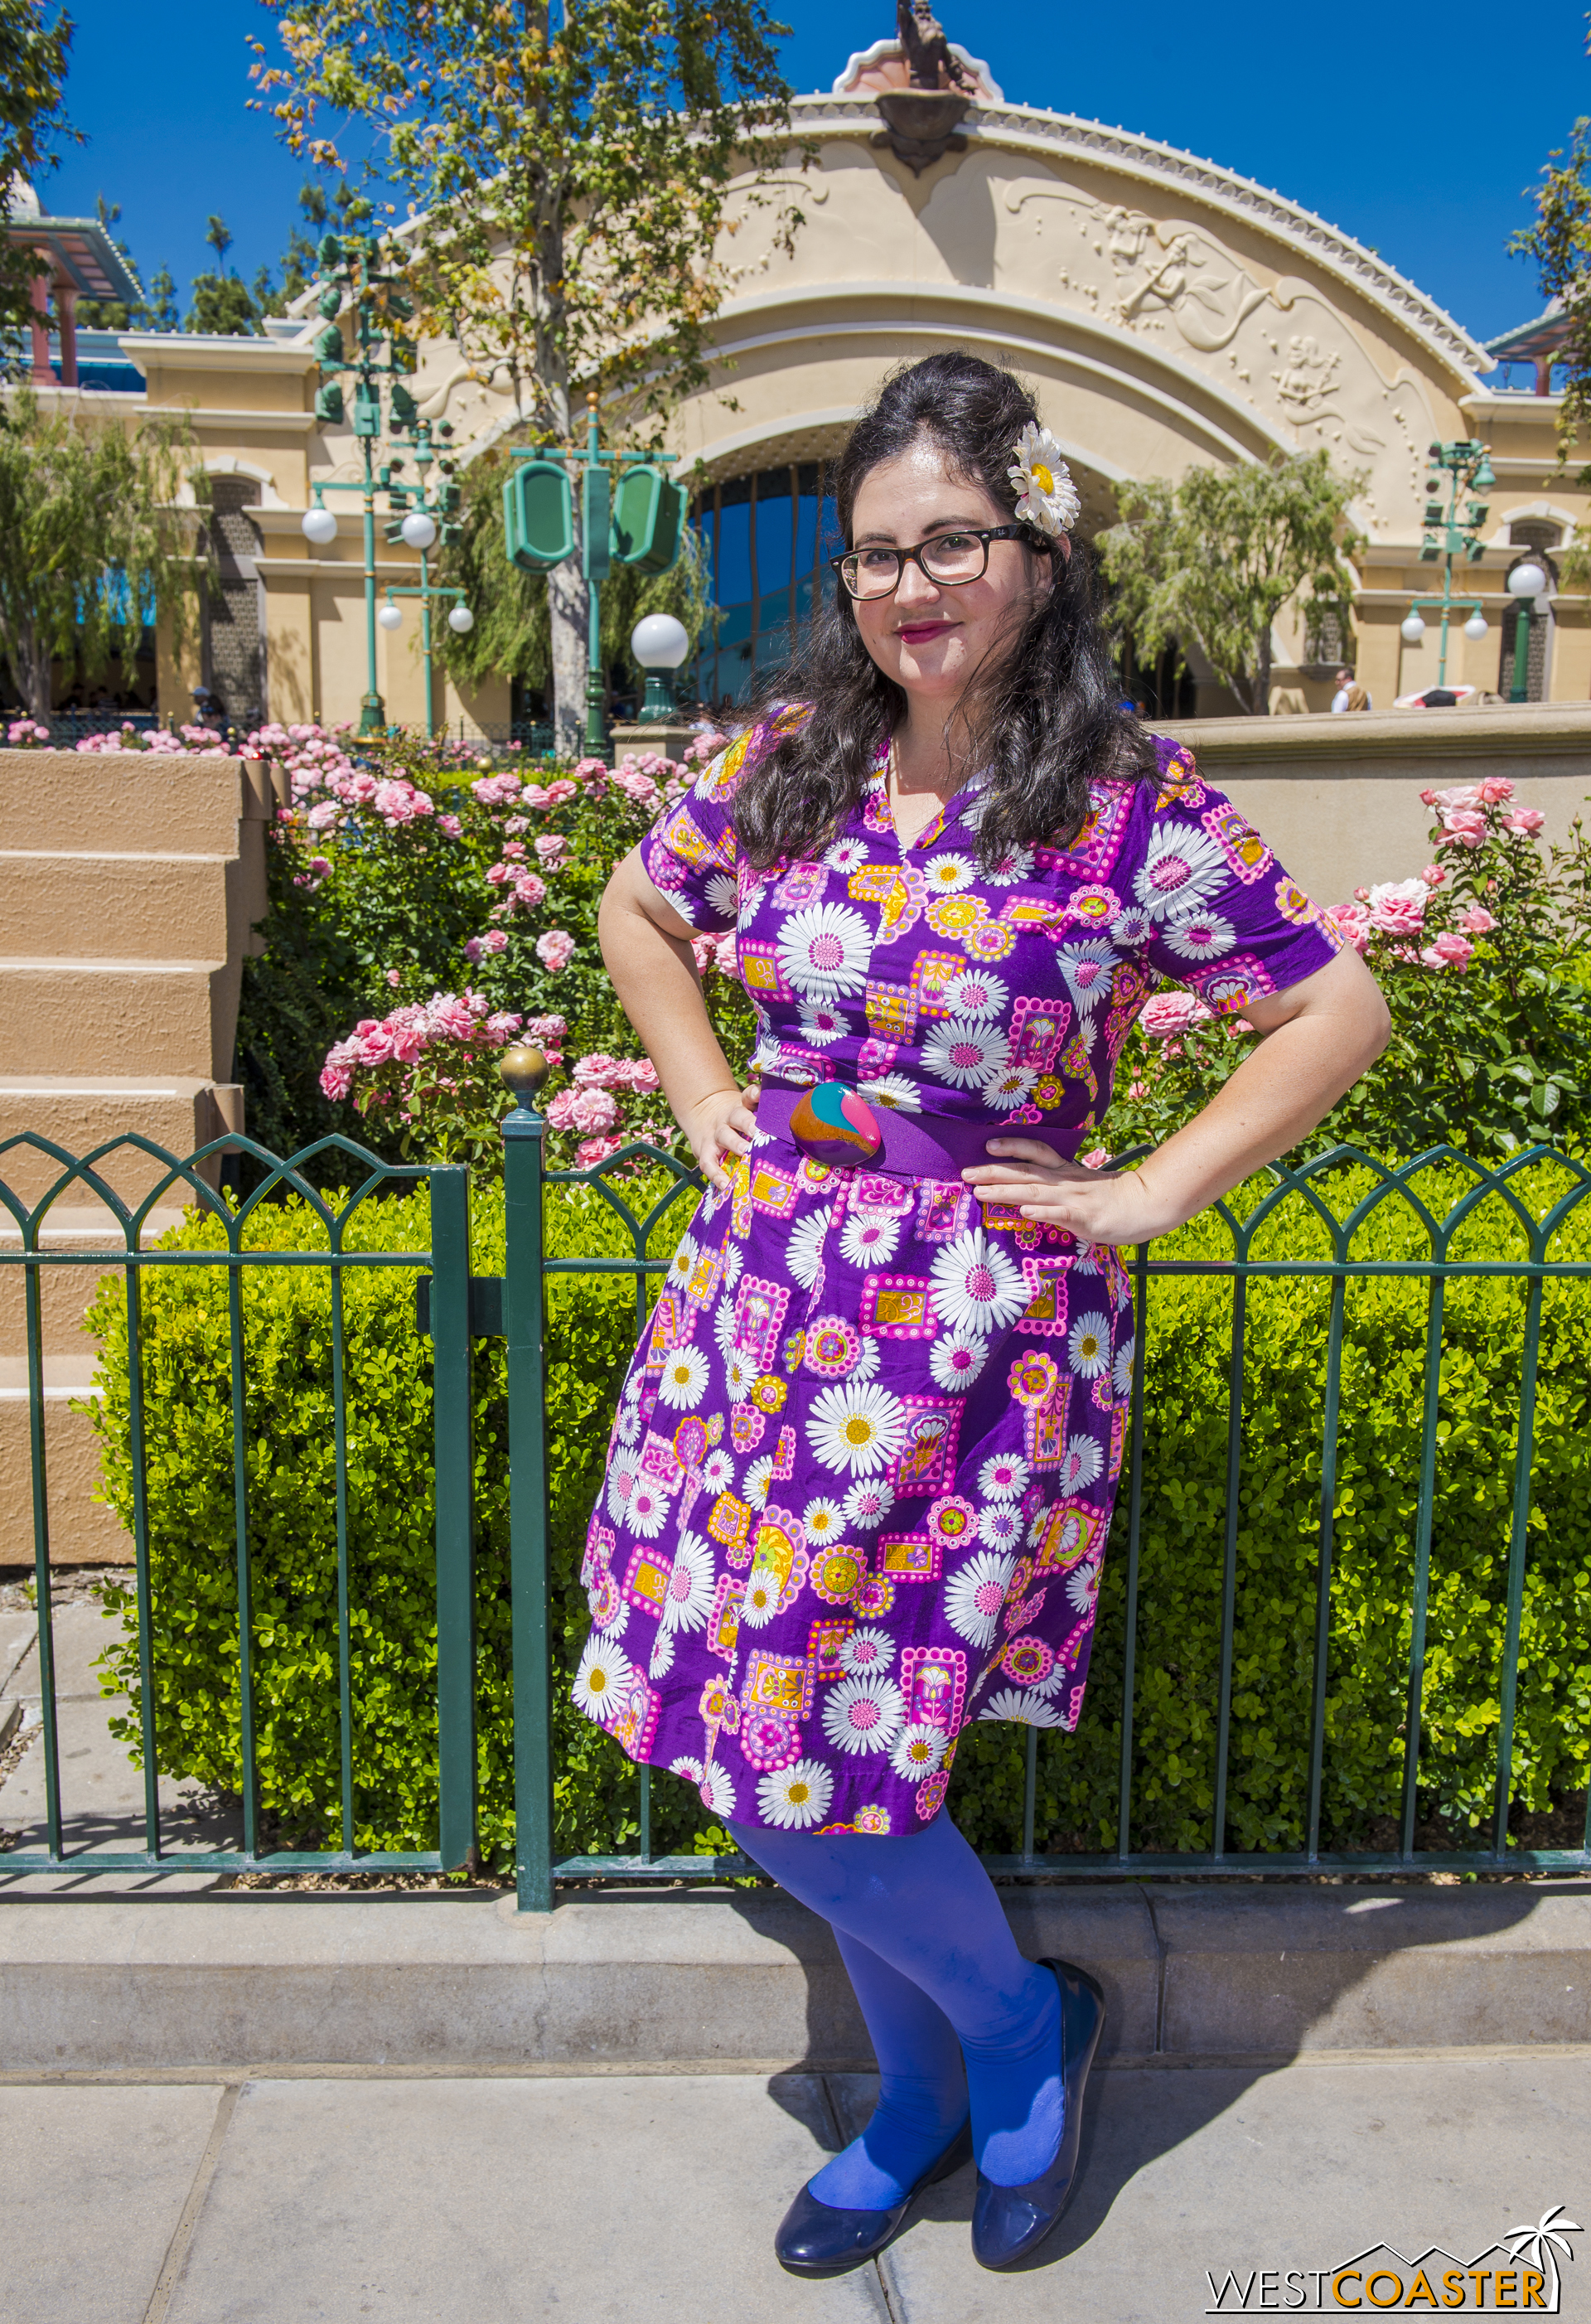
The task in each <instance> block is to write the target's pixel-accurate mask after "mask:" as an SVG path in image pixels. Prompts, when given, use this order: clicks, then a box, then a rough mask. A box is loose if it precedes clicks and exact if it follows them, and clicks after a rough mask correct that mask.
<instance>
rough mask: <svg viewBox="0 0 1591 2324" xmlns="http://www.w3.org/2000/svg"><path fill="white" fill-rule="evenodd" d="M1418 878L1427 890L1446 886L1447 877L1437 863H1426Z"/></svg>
mask: <svg viewBox="0 0 1591 2324" xmlns="http://www.w3.org/2000/svg"><path fill="white" fill-rule="evenodd" d="M1420 876H1421V879H1422V880H1423V881H1424V882H1425V884H1426V886H1427V887H1428V888H1440V887H1444V886H1445V885H1446V884H1447V878H1448V875H1447V873H1446V872H1445V871H1443V870H1442V867H1441V865H1440V864H1439V863H1428V864H1427V865H1426V867H1425V869H1424V871H1422V872H1421V874H1420Z"/></svg>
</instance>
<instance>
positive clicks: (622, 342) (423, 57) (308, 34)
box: [254, 0, 801, 748]
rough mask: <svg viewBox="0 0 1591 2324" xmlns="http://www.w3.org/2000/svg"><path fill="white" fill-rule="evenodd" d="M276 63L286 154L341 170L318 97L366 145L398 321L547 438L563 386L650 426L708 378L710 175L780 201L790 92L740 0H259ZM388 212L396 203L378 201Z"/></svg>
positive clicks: (565, 682) (568, 568)
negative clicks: (275, 39)
mask: <svg viewBox="0 0 1591 2324" xmlns="http://www.w3.org/2000/svg"><path fill="white" fill-rule="evenodd" d="M269 5H271V6H272V7H274V8H275V10H276V11H277V14H278V15H279V18H280V35H281V41H282V45H283V49H284V50H285V52H286V61H285V62H284V63H281V64H268V63H267V62H266V61H265V58H264V51H263V49H262V48H260V47H259V46H258V44H256V48H257V53H258V57H259V61H258V62H257V63H256V65H255V67H254V77H255V80H256V84H257V86H258V87H259V88H260V90H261V92H262V101H268V102H269V104H270V108H271V112H272V114H273V115H274V117H275V120H276V122H277V124H278V126H279V128H280V133H281V134H282V136H283V137H284V138H285V139H286V141H287V143H288V144H289V145H290V148H291V150H292V151H293V152H295V153H300V154H303V155H305V156H307V157H308V159H309V160H311V161H313V162H314V163H315V164H316V165H317V167H319V168H321V169H329V170H339V171H340V170H345V167H346V164H345V160H344V156H343V153H342V152H341V151H340V150H339V147H338V144H337V142H336V135H335V134H331V132H330V129H329V127H323V126H322V124H321V117H320V116H321V115H322V113H323V112H325V113H327V114H330V115H335V116H336V120H337V121H338V122H341V123H345V124H348V126H349V128H350V130H351V131H353V132H355V133H357V134H360V135H361V136H362V137H363V138H364V139H365V140H366V141H367V142H368V143H369V144H370V146H371V148H372V161H371V163H370V169H371V171H372V175H373V176H374V177H375V178H376V179H378V180H384V182H385V184H386V186H387V187H388V188H389V189H391V191H393V192H394V193H395V194H397V195H398V196H399V197H400V198H403V199H404V200H405V201H406V203H407V207H408V209H409V215H410V219H411V223H410V224H409V225H407V226H405V227H404V228H403V229H402V242H401V244H400V247H401V249H402V251H403V253H404V255H405V257H406V259H407V260H408V262H409V267H410V272H411V279H412V283H413V287H414V290H415V292H416V295H417V300H418V318H417V321H418V328H419V329H421V330H422V331H424V332H427V333H428V334H431V335H433V336H437V337H443V338H448V339H451V340H452V341H453V342H454V343H455V346H457V348H458V350H459V353H460V355H461V356H462V357H463V358H464V361H465V362H466V363H467V364H469V365H470V366H471V368H472V369H473V370H474V371H475V372H476V373H477V374H479V375H481V376H483V377H486V376H492V377H495V378H497V379H499V380H501V381H502V382H503V383H506V384H507V386H508V387H509V389H510V392H511V394H512V397H513V401H514V407H515V411H516V414H517V416H518V419H519V420H520V424H521V426H523V427H524V428H526V429H529V431H530V432H531V433H532V434H533V435H534V436H536V437H538V438H540V439H541V440H543V441H545V442H547V443H567V442H569V441H570V440H571V438H572V435H573V434H574V433H575V430H576V422H575V414H574V409H573V401H574V397H573V391H574V388H575V383H577V382H581V381H586V382H591V381H600V383H601V384H602V389H603V392H604V401H605V406H606V410H607V413H608V418H609V424H610V426H611V427H612V426H613V425H614V424H618V425H619V426H621V427H630V428H638V429H646V428H648V426H650V427H656V426H658V425H660V424H661V420H662V417H663V415H664V414H665V413H666V412H667V410H668V409H669V408H670V406H671V405H672V403H673V402H674V401H676V400H677V398H678V396H679V395H680V394H681V393H682V392H685V391H687V390H689V389H691V388H694V387H697V386H699V385H701V384H702V383H704V380H705V379H706V376H707V365H706V353H707V343H708V333H709V331H710V329H711V327H712V323H713V317H714V315H715V314H716V312H717V310H718V307H719V304H720V302H721V300H722V296H723V291H724V288H725V284H726V281H727V270H726V269H725V268H724V266H723V265H722V262H721V260H720V258H719V255H718V250H719V243H720V237H721V235H722V233H723V232H724V231H725V227H726V219H725V215H724V212H725V204H726V201H727V199H728V195H729V189H730V183H731V179H733V178H735V177H736V176H737V175H738V174H739V173H740V172H742V171H747V170H748V169H750V171H752V172H753V177H754V183H753V195H754V198H758V199H761V200H765V201H768V202H769V203H774V202H778V203H780V204H781V205H782V207H781V208H780V210H779V226H780V231H781V233H782V235H783V237H784V240H785V242H786V244H787V243H788V241H789V239H790V237H791V235H793V234H794V232H795V230H796V227H797V226H799V224H800V223H801V214H800V212H799V210H798V209H796V208H795V207H794V205H793V204H792V203H791V202H790V200H789V198H788V195H787V191H786V190H784V189H778V188H777V186H776V184H775V182H774V174H773V173H774V171H776V169H777V166H778V165H779V164H780V163H781V162H783V161H784V160H785V158H786V152H787V150H788V145H789V94H790V92H789V89H788V88H787V86H786V82H785V81H784V79H783V78H782V77H781V75H780V73H779V69H778V60H777V53H776V50H775V46H774V41H775V38H776V36H777V34H778V33H779V32H782V31H783V30H784V29H785V28H784V27H783V26H781V25H778V24H776V23H773V22H772V20H771V19H770V18H769V16H768V12H767V10H766V8H765V7H764V6H763V5H761V0H566V5H565V7H564V10H563V12H562V14H561V18H560V19H558V20H556V22H555V19H554V17H553V14H552V12H551V10H550V7H549V5H548V0H448V5H446V6H445V7H444V6H440V5H437V0H269ZM383 207H384V209H385V214H386V215H387V216H388V217H392V218H395V217H396V216H397V204H396V202H388V203H386V204H384V206H383ZM547 600H548V607H549V622H550V632H549V634H550V641H551V647H550V651H551V661H552V667H553V673H554V681H555V690H556V703H557V719H558V727H559V733H560V736H561V738H562V740H563V742H565V744H566V746H567V747H571V748H573V747H575V745H576V744H577V742H578V738H579V730H580V724H581V719H582V714H583V705H584V687H585V659H586V623H587V600H586V589H585V584H584V582H583V581H582V580H581V578H580V575H579V570H578V567H577V565H575V564H574V563H566V564H564V565H562V566H559V567H556V568H555V569H554V572H553V574H552V575H551V576H549V580H548V583H547Z"/></svg>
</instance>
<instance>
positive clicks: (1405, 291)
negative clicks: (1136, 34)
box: [790, 95, 1493, 387]
mask: <svg viewBox="0 0 1591 2324" xmlns="http://www.w3.org/2000/svg"><path fill="white" fill-rule="evenodd" d="M790 115H791V125H792V127H793V128H794V129H796V130H797V131H798V132H800V133H802V134H805V135H808V136H811V135H815V134H822V133H823V131H824V130H827V131H828V132H829V133H830V134H832V135H836V136H841V137H855V136H858V135H860V134H864V131H863V124H864V123H866V124H868V125H869V133H870V128H871V125H872V124H873V123H875V122H876V120H877V118H878V115H877V111H876V108H875V106H874V104H873V101H872V99H871V97H865V96H857V97H835V96H832V95H822V96H814V97H796V99H795V100H794V102H793V103H792V105H791V107H790ZM960 126H961V129H962V130H963V131H964V132H965V133H966V134H967V135H968V137H969V139H970V141H971V142H972V143H980V144H986V145H994V146H1016V147H1023V146H1025V147H1027V148H1029V149H1030V150H1031V151H1033V152H1038V153H1042V154H1044V156H1045V157H1046V158H1047V159H1052V160H1055V159H1062V158H1063V159H1065V160H1068V161H1082V162H1092V163H1094V164H1096V165H1097V164H1099V163H1100V162H1105V163H1108V164H1109V165H1110V166H1111V167H1113V168H1115V169H1117V170H1120V171H1124V172H1126V173H1127V175H1129V176H1132V177H1136V178H1140V179H1142V180H1144V181H1145V183H1150V184H1155V185H1161V186H1165V187H1168V188H1173V187H1180V188H1182V189H1185V190H1187V191H1188V192H1190V193H1193V194H1197V195H1198V197H1199V198H1200V201H1202V202H1204V203H1206V204H1208V205H1209V206H1210V207H1211V208H1216V209H1221V210H1225V211H1227V212H1228V215H1229V216H1231V217H1237V218H1241V219H1245V220H1246V221H1248V222H1249V223H1250V224H1258V225H1260V226H1265V227H1268V228H1269V229H1270V231H1271V232H1272V233H1274V234H1275V235H1279V236H1280V237H1281V239H1282V240H1283V241H1284V242H1291V243H1293V244H1296V245H1297V246H1298V247H1299V249H1300V250H1301V251H1302V252H1304V253H1307V254H1308V255H1309V256H1310V257H1311V258H1313V259H1314V260H1316V261H1317V263H1320V264H1321V265H1323V266H1326V267H1328V268H1329V270H1330V271H1331V272H1334V273H1336V274H1338V276H1340V277H1341V278H1342V280H1343V281H1346V282H1348V283H1350V284H1351V285H1352V286H1353V288H1354V289H1355V290H1356V291H1360V292H1361V293H1362V294H1363V295H1364V296H1365V297H1366V298H1367V299H1369V300H1371V301H1372V302H1373V303H1374V304H1375V305H1376V306H1379V307H1382V308H1384V309H1386V310H1387V311H1388V312H1389V313H1390V314H1392V315H1393V316H1394V317H1395V318H1396V319H1397V320H1398V321H1399V322H1400V323H1402V326H1403V327H1404V328H1405V329H1406V330H1409V331H1412V332H1413V333H1414V334H1415V335H1416V337H1420V338H1422V339H1424V340H1425V342H1426V343H1427V345H1428V346H1430V347H1431V348H1432V349H1433V350H1434V351H1435V352H1436V353H1437V354H1438V355H1440V357H1441V358H1442V360H1443V361H1444V362H1445V363H1447V364H1448V365H1449V366H1450V367H1451V368H1452V369H1453V370H1454V371H1456V372H1458V374H1460V375H1461V376H1462V378H1463V380H1464V383H1465V385H1466V386H1467V387H1469V386H1473V385H1475V384H1476V382H1475V381H1474V380H1473V379H1472V378H1471V376H1470V374H1472V373H1474V372H1477V371H1479V372H1485V371H1489V370H1490V369H1491V368H1492V363H1493V358H1492V357H1491V356H1490V355H1488V354H1487V352H1486V349H1485V347H1484V346H1482V345H1481V343H1480V341H1479V340H1478V339H1476V338H1473V337H1471V336H1470V334H1469V333H1468V332H1467V330H1466V329H1465V328H1464V327H1463V326H1462V324H1460V323H1457V322H1455V321H1454V319H1453V318H1452V316H1451V315H1449V314H1448V313H1447V312H1445V310H1444V309H1442V308H1440V307H1438V306H1436V305H1435V304H1434V303H1433V302H1432V301H1431V300H1429V299H1428V298H1427V297H1426V296H1425V294H1424V292H1423V291H1420V290H1418V289H1416V287H1415V285H1414V284H1413V283H1412V282H1411V281H1408V280H1407V278H1406V277H1405V276H1403V275H1402V274H1400V273H1398V272H1397V271H1396V269H1395V268H1393V267H1391V266H1388V265H1387V264H1386V263H1385V262H1384V260H1383V259H1380V258H1378V257H1377V256H1376V255H1375V253H1374V252H1373V251H1370V250H1367V249H1366V247H1365V244H1363V243H1362V242H1356V241H1355V240H1354V238H1353V236H1352V235H1348V234H1345V233H1344V232H1343V231H1342V229H1341V228H1340V227H1339V226H1329V225H1328V223H1327V222H1326V220H1325V219H1324V218H1320V217H1316V216H1315V214H1314V212H1313V211H1312V210H1306V209H1303V208H1300V206H1299V204H1298V203H1296V202H1292V201H1289V200H1288V199H1287V198H1286V196H1285V195H1283V194H1278V193H1276V192H1274V190H1273V189H1271V188H1269V187H1267V186H1261V185H1256V184H1255V181H1254V180H1253V179H1252V178H1240V177H1238V176H1237V174H1236V172H1235V171H1230V170H1223V169H1221V168H1220V167H1219V165H1218V164H1217V163H1216V162H1214V161H1201V160H1200V157H1199V156H1198V155H1197V154H1195V153H1184V152H1182V151H1181V149H1180V148H1179V147H1177V146H1175V145H1163V144H1161V143H1159V141H1158V140H1157V139H1155V138H1153V137H1140V136H1137V135H1136V134H1134V133H1133V132H1132V131H1130V130H1126V129H1111V128H1108V127H1107V126H1106V124H1104V123H1103V122H1100V121H1084V120H1082V119H1081V118H1080V117H1079V116H1078V115H1075V114H1070V113H1052V112H1049V111H1048V110H1047V109H1046V108H1044V106H1027V105H976V106H973V107H972V109H971V110H970V112H969V113H968V114H967V115H966V116H965V118H964V119H963V120H962V121H961V124H960Z"/></svg>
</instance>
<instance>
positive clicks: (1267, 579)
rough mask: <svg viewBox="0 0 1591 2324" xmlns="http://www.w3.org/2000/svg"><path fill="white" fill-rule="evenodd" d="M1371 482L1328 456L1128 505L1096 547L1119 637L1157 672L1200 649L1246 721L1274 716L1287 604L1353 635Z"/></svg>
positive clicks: (1129, 494)
mask: <svg viewBox="0 0 1591 2324" xmlns="http://www.w3.org/2000/svg"><path fill="white" fill-rule="evenodd" d="M1363 481H1364V479H1363V478H1362V477H1360V476H1347V477H1343V476H1338V475H1334V474H1333V472H1332V468H1331V464H1330V461H1329V458H1328V457H1327V455H1326V454H1325V452H1323V451H1321V452H1308V453H1297V454H1295V455H1294V456H1293V457H1292V458H1290V459H1283V458H1277V459H1275V460H1274V461H1272V462H1271V463H1270V464H1269V465H1268V466H1261V465H1259V464H1258V463H1249V462H1245V463H1243V464H1241V465H1240V466H1236V467H1230V468H1191V469H1190V470H1189V472H1188V474H1187V475H1185V476H1184V477H1183V479H1182V483H1181V484H1170V483H1168V482H1167V481H1166V479H1165V478H1164V477H1163V476H1152V477H1150V478H1149V479H1148V480H1147V481H1146V482H1145V483H1144V484H1136V485H1131V486H1129V487H1127V490H1126V491H1125V492H1124V494H1123V502H1124V506H1123V510H1122V521H1121V522H1120V523H1119V524H1117V525H1114V526H1113V527H1112V528H1111V530H1109V531H1108V532H1105V533H1102V534H1101V535H1100V536H1099V554H1100V557H1101V558H1102V560H1103V562H1104V567H1105V573H1106V577H1107V579H1108V582H1109V584H1110V588H1111V593H1112V599H1113V605H1112V613H1113V619H1114V622H1115V625H1116V627H1117V630H1118V632H1122V633H1124V634H1126V633H1130V635H1131V637H1132V640H1133V642H1134V645H1135V646H1136V649H1137V652H1138V655H1139V657H1140V659H1143V660H1145V661H1153V660H1154V659H1155V657H1156V656H1157V655H1158V654H1160V653H1161V652H1162V651H1163V650H1164V648H1166V647H1167V646H1173V647H1175V648H1176V649H1177V650H1179V651H1180V650H1182V648H1183V647H1184V646H1185V645H1187V644H1189V643H1192V644H1196V645H1197V646H1198V647H1199V648H1200V650H1201V652H1202V653H1203V654H1204V656H1205V658H1206V659H1207V660H1208V661H1209V665H1210V668H1211V669H1213V670H1214V671H1215V673H1216V676H1217V677H1218V678H1219V679H1220V681H1221V683H1222V684H1223V685H1224V686H1228V687H1230V688H1231V690H1232V692H1233V693H1234V694H1235V695H1236V696H1237V699H1238V701H1239V702H1240V703H1241V704H1242V705H1243V707H1244V709H1245V710H1246V711H1247V712H1248V713H1249V715H1250V716H1253V717H1263V716H1265V714H1266V713H1267V712H1268V711H1269V709H1270V706H1271V626H1272V624H1273V622H1274V621H1275V619H1276V617H1277V615H1278V614H1279V613H1281V611H1282V608H1283V605H1285V604H1286V603H1287V602H1288V600H1289V598H1291V597H1293V596H1295V595H1298V594H1299V593H1300V592H1301V591H1307V593H1308V594H1307V595H1306V597H1305V599H1304V603H1305V604H1306V606H1308V607H1309V608H1310V609H1311V611H1312V612H1313V613H1315V614H1316V615H1317V616H1318V617H1319V616H1322V615H1324V616H1327V617H1330V618H1334V619H1335V621H1336V622H1337V623H1338V633H1339V634H1340V635H1341V636H1342V637H1344V638H1347V637H1348V636H1350V635H1351V634H1352V626H1353V612H1352V595H1353V587H1354V576H1353V573H1352V571H1351V570H1350V568H1349V567H1348V565H1347V561H1346V559H1347V552H1348V551H1349V550H1350V549H1351V547H1352V545H1353V536H1352V534H1351V532H1350V531H1349V530H1348V528H1347V504H1348V503H1349V501H1350V500H1351V499H1352V498H1353V496H1354V494H1355V493H1356V492H1357V491H1358V489H1359V487H1360V485H1361V484H1362V483H1363Z"/></svg>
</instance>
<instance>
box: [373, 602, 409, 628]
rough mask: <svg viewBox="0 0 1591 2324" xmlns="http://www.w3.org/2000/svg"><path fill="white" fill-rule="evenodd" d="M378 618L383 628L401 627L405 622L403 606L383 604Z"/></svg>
mask: <svg viewBox="0 0 1591 2324" xmlns="http://www.w3.org/2000/svg"><path fill="white" fill-rule="evenodd" d="M376 619H377V621H378V622H380V623H381V625H382V629H383V630H396V629H400V628H401V627H402V624H403V608H402V606H401V605H383V606H382V610H381V612H380V613H378V614H377V615H376Z"/></svg>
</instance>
